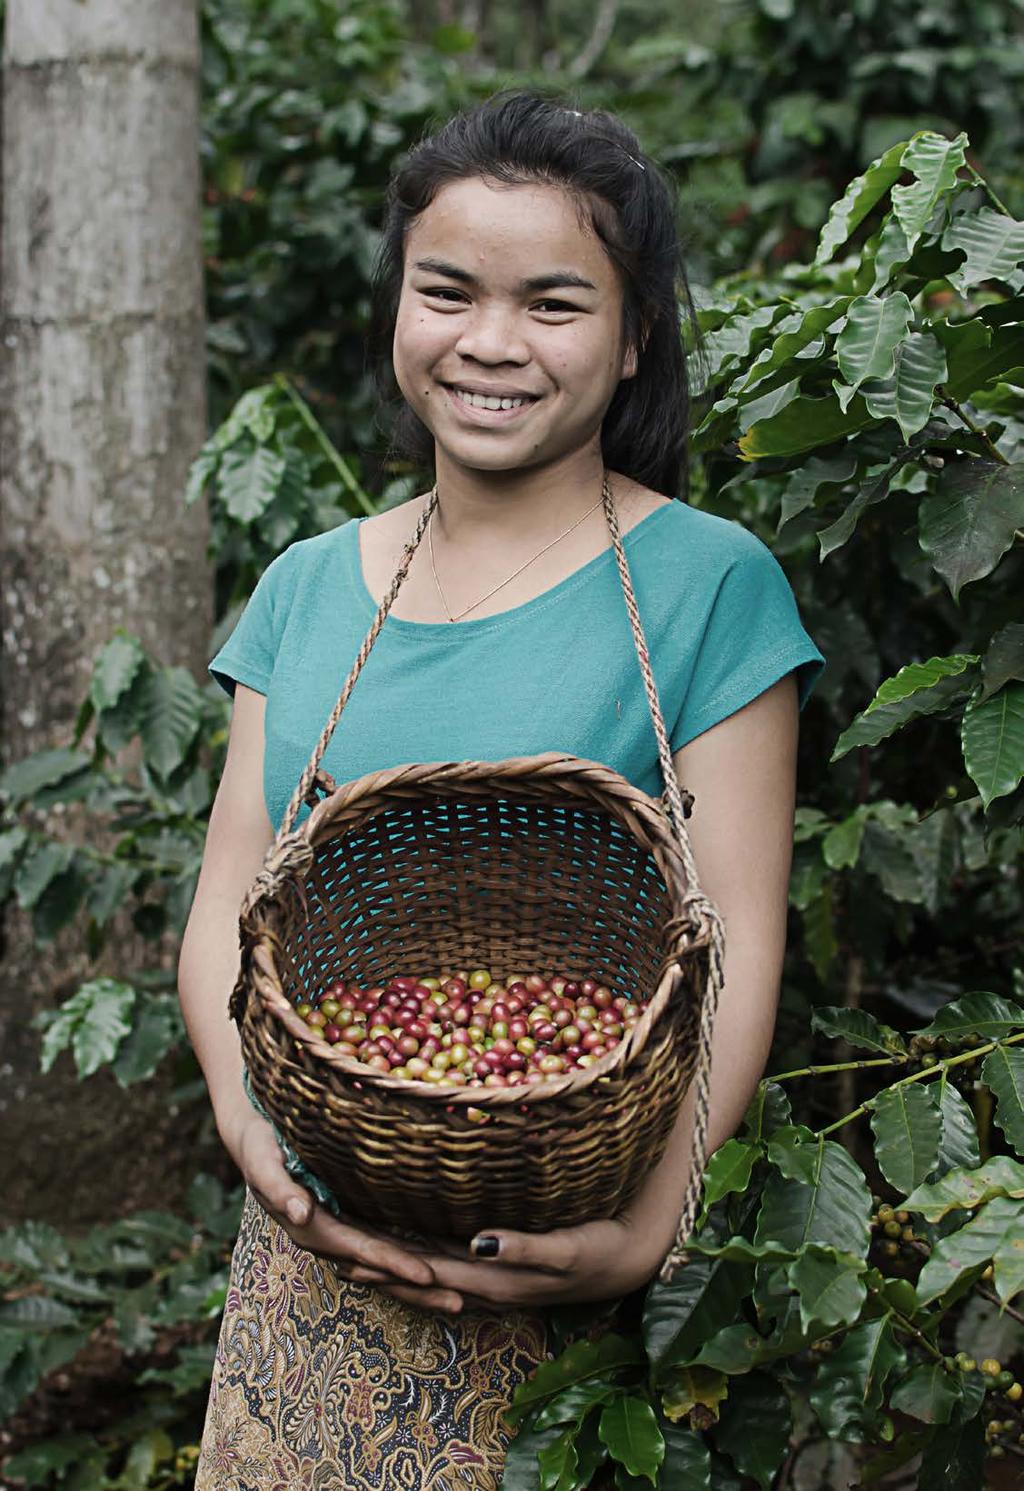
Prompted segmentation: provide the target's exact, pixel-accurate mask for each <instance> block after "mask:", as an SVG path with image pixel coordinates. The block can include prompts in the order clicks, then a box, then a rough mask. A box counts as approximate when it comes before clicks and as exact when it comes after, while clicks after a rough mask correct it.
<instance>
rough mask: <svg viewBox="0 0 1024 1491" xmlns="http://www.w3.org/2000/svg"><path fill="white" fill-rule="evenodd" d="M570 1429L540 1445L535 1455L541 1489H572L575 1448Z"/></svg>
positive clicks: (566, 1490)
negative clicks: (540, 1447) (549, 1441)
mask: <svg viewBox="0 0 1024 1491" xmlns="http://www.w3.org/2000/svg"><path fill="white" fill-rule="evenodd" d="M573 1439H574V1435H573V1432H572V1430H571V1429H569V1430H566V1431H565V1432H564V1433H562V1434H560V1435H559V1436H558V1438H557V1439H553V1440H552V1441H551V1443H550V1444H546V1445H544V1446H543V1447H542V1449H541V1450H540V1452H539V1453H538V1455H537V1469H538V1470H539V1471H540V1488H541V1491H572V1488H573V1487H574V1486H575V1484H576V1448H575V1445H574V1443H573Z"/></svg>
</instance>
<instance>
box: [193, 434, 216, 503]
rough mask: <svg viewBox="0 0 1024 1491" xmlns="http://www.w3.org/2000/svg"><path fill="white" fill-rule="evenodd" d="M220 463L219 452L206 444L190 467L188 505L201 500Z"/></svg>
mask: <svg viewBox="0 0 1024 1491" xmlns="http://www.w3.org/2000/svg"><path fill="white" fill-rule="evenodd" d="M219 464H220V456H219V455H218V453H217V452H216V451H214V450H211V449H209V448H208V447H207V446H205V445H204V446H203V448H202V449H201V450H200V452H199V454H198V455H197V456H196V458H195V460H194V461H193V462H192V464H191V466H190V467H189V468H188V480H187V481H186V483H185V506H186V507H193V506H194V505H195V504H196V503H197V502H198V501H199V499H200V498H201V497H202V495H203V493H204V492H205V491H206V488H207V486H208V485H209V482H210V478H211V477H212V476H214V475H215V474H216V471H217V467H218V465H219Z"/></svg>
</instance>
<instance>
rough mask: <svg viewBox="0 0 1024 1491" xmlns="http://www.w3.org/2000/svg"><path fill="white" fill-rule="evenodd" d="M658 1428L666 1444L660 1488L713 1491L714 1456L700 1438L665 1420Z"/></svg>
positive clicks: (661, 1420) (690, 1431)
mask: <svg viewBox="0 0 1024 1491" xmlns="http://www.w3.org/2000/svg"><path fill="white" fill-rule="evenodd" d="M658 1427H659V1428H660V1430H661V1437H662V1439H663V1440H664V1442H665V1458H664V1460H663V1461H662V1463H661V1476H660V1482H661V1485H662V1486H663V1487H665V1488H666V1491H667V1488H669V1487H671V1491H710V1488H711V1456H710V1454H709V1452H708V1447H707V1445H706V1444H705V1443H704V1441H703V1439H701V1437H700V1435H699V1434H694V1433H693V1431H692V1430H690V1429H684V1428H683V1427H682V1426H681V1425H680V1424H673V1423H672V1422H671V1421H670V1420H668V1419H666V1418H661V1419H659V1420H658Z"/></svg>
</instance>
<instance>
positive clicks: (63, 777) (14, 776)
mask: <svg viewBox="0 0 1024 1491" xmlns="http://www.w3.org/2000/svg"><path fill="white" fill-rule="evenodd" d="M91 764H92V763H91V760H90V758H89V757H88V756H87V755H86V754H85V752H84V751H68V750H57V751H39V752H37V753H36V754H35V755H34V756H26V757H25V759H24V760H23V761H15V762H14V764H13V765H12V766H9V767H8V768H7V770H6V771H5V772H3V773H2V774H0V794H2V795H3V796H4V797H6V798H8V799H9V800H10V804H11V806H12V807H15V808H16V807H19V806H20V805H21V804H22V803H23V802H27V801H28V799H29V798H32V797H35V795H36V793H37V792H41V791H42V790H43V788H44V787H54V786H56V785H58V783H60V782H65V781H67V779H68V778H69V777H73V776H77V775H78V773H79V772H82V771H86V770H88V768H89V766H90V765H91Z"/></svg>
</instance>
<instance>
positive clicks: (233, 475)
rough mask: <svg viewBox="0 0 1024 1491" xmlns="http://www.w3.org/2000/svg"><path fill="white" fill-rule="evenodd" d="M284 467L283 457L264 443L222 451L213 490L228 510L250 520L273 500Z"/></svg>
mask: <svg viewBox="0 0 1024 1491" xmlns="http://www.w3.org/2000/svg"><path fill="white" fill-rule="evenodd" d="M284 471H285V458H284V456H282V455H280V454H279V453H278V452H277V451H275V450H271V449H270V448H269V447H268V446H266V445H256V446H253V447H252V448H251V449H249V450H246V449H245V448H241V449H238V450H229V451H227V452H226V453H225V455H224V457H223V459H222V460H221V463H220V469H219V470H218V472H217V490H218V493H219V494H220V498H221V501H222V502H223V503H224V506H225V507H226V509H227V511H228V513H229V514H230V515H231V517H233V518H234V519H236V521H237V522H239V523H252V522H253V521H254V520H255V519H256V518H258V517H259V516H260V514H261V513H263V512H265V511H266V509H267V508H268V507H269V506H270V504H271V502H273V500H274V498H275V497H276V496H277V493H278V489H279V488H280V485H281V481H282V478H283V477H284Z"/></svg>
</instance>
